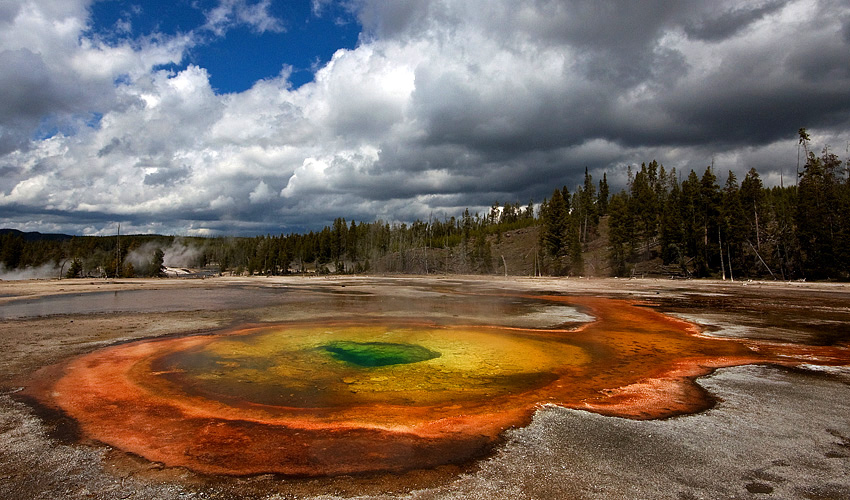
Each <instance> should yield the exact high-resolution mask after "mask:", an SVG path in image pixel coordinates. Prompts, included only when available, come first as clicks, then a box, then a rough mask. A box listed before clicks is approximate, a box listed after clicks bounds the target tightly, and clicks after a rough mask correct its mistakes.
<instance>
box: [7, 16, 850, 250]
mask: <svg viewBox="0 0 850 500" xmlns="http://www.w3.org/2000/svg"><path fill="white" fill-rule="evenodd" d="M269 5H270V4H269V2H268V1H257V2H250V1H247V0H221V1H220V2H219V3H218V4H217V6H216V7H214V8H213V9H211V10H210V11H209V12H206V25H204V26H201V27H199V31H203V30H207V31H210V32H213V33H215V34H217V35H219V36H226V33H227V31H228V30H230V29H231V28H233V27H235V26H247V27H249V28H250V29H252V30H254V31H255V32H263V31H280V30H283V29H284V20H280V19H276V18H274V17H273V16H271V15H270V14H269V10H268V7H269ZM327 6H328V2H327V1H325V0H315V1H314V2H313V10H314V12H315V13H316V15H321V14H322V12H324V9H326V8H327ZM346 6H347V8H350V9H353V10H354V11H355V12H356V14H357V16H358V17H357V19H358V20H359V22H360V23H361V25H362V30H363V31H362V34H361V39H360V43H359V44H358V46H357V47H356V48H354V49H350V50H345V49H343V50H339V51H337V53H336V54H334V56H333V57H332V58H331V60H330V61H329V62H328V63H327V64H326V65H324V66H322V67H321V68H318V69H317V71H316V74H315V77H314V80H313V81H312V82H310V83H307V84H305V85H302V86H300V87H298V88H295V87H293V86H292V85H291V83H290V82H289V80H288V78H289V74H290V73H289V71H290V70H289V69H288V68H286V67H285V68H284V69H283V71H282V72H281V74H280V75H279V76H278V77H276V78H269V79H265V80H261V81H258V82H256V83H255V84H254V86H253V87H252V88H250V89H248V90H246V91H244V92H241V93H234V94H226V95H220V94H217V93H216V92H215V91H214V89H213V88H212V87H211V86H210V83H209V74H208V72H207V71H206V70H205V69H204V68H202V67H198V66H194V65H188V66H186V67H185V68H183V69H180V70H172V69H163V68H165V67H168V66H165V65H167V64H168V63H175V64H176V63H178V62H180V61H181V60H182V57H183V54H184V53H185V51H186V50H187V49H188V48H189V47H191V46H192V44H194V43H198V41H197V39H196V38H194V36H195V35H193V34H192V33H190V34H187V35H175V36H172V37H166V36H162V35H157V36H148V37H146V38H144V39H140V40H133V41H124V42H119V43H112V44H107V43H105V42H103V41H101V40H98V39H97V38H94V37H91V36H87V35H86V34H85V33H86V32H85V26H86V23H87V10H86V7H87V2H84V1H81V0H77V1H63V2H58V1H49V0H27V1H26V2H13V3H12V4H9V3H4V2H0V25H3V29H2V30H0V62H2V63H3V64H4V67H5V66H7V65H8V67H10V68H15V71H12V72H3V73H2V74H0V172H2V173H3V175H2V177H0V207H2V211H3V214H4V215H2V216H0V225H4V226H12V227H17V228H20V229H26V230H42V231H43V230H46V229H50V230H56V229H60V230H65V231H71V232H80V233H87V232H98V231H105V232H109V231H110V230H111V229H110V228H111V226H110V224H114V223H117V222H119V221H120V222H121V223H122V226H123V227H127V228H129V230H132V231H137V232H166V233H178V234H218V233H231V234H233V233H247V234H251V233H264V232H267V231H271V232H278V231H287V232H288V231H291V230H304V229H314V228H316V227H317V226H320V225H323V224H326V223H329V222H330V221H332V220H333V218H335V217H340V216H343V217H346V218H348V219H349V220H350V219H357V220H363V219H365V220H373V219H377V218H382V219H385V220H410V219H413V218H417V217H419V218H427V217H428V216H429V215H430V214H432V213H433V214H447V215H457V214H458V213H459V212H460V211H462V210H463V208H464V207H470V208H471V209H472V210H473V211H474V210H484V209H485V208H486V207H489V205H490V204H491V203H493V202H494V201H500V202H503V203H504V202H508V201H510V202H513V201H520V202H523V203H525V202H527V201H528V200H529V199H534V200H535V201H538V202H539V201H541V200H542V198H543V197H545V196H549V195H550V194H551V191H552V189H553V187H556V186H560V185H567V186H569V187H570V188H571V189H573V188H574V186H576V185H577V184H578V183H580V182H581V177H582V176H583V174H584V170H585V167H587V168H588V169H589V171H590V173H591V174H592V175H593V176H594V178H596V179H599V178H601V176H602V174H603V173H604V172H607V173H608V179H609V181H611V182H612V183H614V184H615V187H617V186H618V185H619V186H622V183H623V182H624V181H625V166H626V165H629V164H631V165H635V164H639V163H640V162H642V161H650V160H652V159H658V160H659V161H660V162H662V163H663V164H664V165H665V167H667V168H668V169H669V168H672V167H675V168H677V169H679V170H689V169H691V168H693V169H696V170H698V171H700V172H701V171H702V170H703V169H704V168H705V167H706V166H707V165H709V164H711V162H712V160H714V163H715V165H716V168H717V170H718V172H719V174H720V175H721V178H722V177H723V176H724V175H725V171H726V170H733V171H735V172H736V173H737V174H738V176H739V178H741V177H742V176H743V174H744V173H745V172H746V171H747V170H748V169H749V168H750V167H756V168H759V169H760V170H761V171H762V176H763V178H765V179H767V180H769V181H771V182H776V183H778V182H779V179H780V178H782V179H783V180H784V179H788V178H790V177H793V173H794V169H795V165H796V139H795V134H796V130H797V129H798V128H799V127H803V126H805V127H808V128H809V129H810V131H811V133H812V138H813V143H814V144H832V145H833V146H834V147H835V146H838V145H842V144H844V143H845V142H846V141H847V139H848V132H850V69H848V68H850V35H848V33H850V29H848V26H850V21H848V19H850V6H848V5H847V4H846V2H838V1H834V0H765V1H758V0H756V1H751V2H747V3H745V4H743V5H742V4H741V3H740V2H732V1H721V2H714V3H712V4H711V5H706V4H705V3H704V2H697V1H695V0H685V1H670V0H652V1H648V2H640V3H628V2H625V3H624V2H618V1H614V0H602V1H593V2H590V1H585V0H568V1H549V0H540V1H523V2H513V1H507V0H493V1H490V2H487V3H486V7H485V6H483V4H482V3H481V2H476V1H459V0H399V1H394V2H384V1H379V0H356V1H351V2H346ZM47 129H50V130H52V131H53V133H49V134H48V133H43V131H45V130H47ZM40 131H42V133H40ZM785 182H787V181H785ZM617 183H619V184H617Z"/></svg>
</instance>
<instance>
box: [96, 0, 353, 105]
mask: <svg viewBox="0 0 850 500" xmlns="http://www.w3.org/2000/svg"><path fill="white" fill-rule="evenodd" d="M218 5H219V2H216V1H213V0H99V1H96V2H95V3H94V4H92V6H91V14H92V15H91V30H90V33H91V34H93V35H97V36H102V37H105V38H107V39H110V40H120V39H128V40H133V39H138V38H140V37H143V36H150V35H153V34H164V35H175V34H178V33H188V32H192V31H197V32H198V33H199V35H200V36H199V41H198V44H197V45H195V46H194V47H192V48H191V49H190V50H189V51H188V52H187V54H186V57H185V59H184V61H183V63H182V64H175V65H171V66H172V67H173V68H174V69H175V70H177V71H179V70H181V69H184V68H185V67H186V65H188V64H195V65H198V66H200V67H203V68H205V69H206V70H207V71H208V72H209V75H210V83H211V84H212V86H213V88H214V89H216V90H217V91H218V92H220V93H230V92H242V91H244V90H247V89H248V88H250V87H251V86H252V85H253V84H254V82H256V81H257V80H260V79H263V78H272V77H276V76H277V75H278V74H279V73H280V72H281V69H282V68H283V67H284V65H286V66H289V67H291V68H292V73H291V76H290V78H289V80H290V82H291V83H292V85H294V86H295V87H299V86H301V85H303V84H304V83H307V82H309V81H312V79H313V72H314V70H315V69H316V68H319V67H322V66H324V64H325V63H327V62H328V61H329V60H330V58H331V56H333V54H334V52H336V51H337V50H338V49H353V48H354V47H355V46H356V45H357V39H358V35H359V33H360V25H359V23H358V21H357V18H356V17H355V16H354V15H353V14H352V13H351V12H350V11H349V10H347V9H346V8H344V7H342V6H340V5H338V4H333V3H331V4H325V5H322V6H321V8H319V9H314V5H313V2H312V1H311V0H300V1H299V0H286V1H280V0H278V1H274V2H271V3H269V7H268V10H267V13H268V15H269V16H270V17H271V18H273V19H275V20H277V21H278V23H277V24H276V25H275V26H272V27H271V29H263V30H259V29H257V28H256V27H254V26H248V25H245V24H237V25H236V26H234V27H230V28H228V29H227V30H226V31H225V32H224V33H221V34H216V33H214V32H212V31H210V30H208V29H205V28H204V26H205V24H206V23H207V14H208V13H210V12H211V11H213V10H214V9H215V8H216V7H217V6H218ZM255 5H256V4H255Z"/></svg>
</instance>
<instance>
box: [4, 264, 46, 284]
mask: <svg viewBox="0 0 850 500" xmlns="http://www.w3.org/2000/svg"><path fill="white" fill-rule="evenodd" d="M59 275H60V269H59V268H58V267H56V266H54V265H53V264H44V265H41V266H39V267H25V268H24V269H10V270H6V267H5V266H4V265H3V264H0V280H4V281H19V280H43V279H52V278H58V277H59Z"/></svg>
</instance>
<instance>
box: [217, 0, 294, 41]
mask: <svg viewBox="0 0 850 500" xmlns="http://www.w3.org/2000/svg"><path fill="white" fill-rule="evenodd" d="M270 5H271V0H260V1H258V2H256V3H251V2H249V1H248V0H220V1H219V4H218V5H217V6H216V7H215V8H213V9H212V10H210V11H208V12H207V13H206V18H207V23H206V25H204V28H205V29H208V30H210V31H212V32H213V33H215V34H216V35H219V36H222V35H224V34H225V33H226V32H227V31H228V30H229V29H231V28H234V27H237V26H242V25H244V26H248V27H249V28H251V30H253V31H255V32H257V33H264V32H266V31H271V32H275V33H279V32H281V31H283V30H284V26H283V22H282V21H281V20H280V19H278V18H276V17H275V16H273V15H271V14H270V13H269V7H270Z"/></svg>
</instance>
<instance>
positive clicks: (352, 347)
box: [321, 340, 440, 368]
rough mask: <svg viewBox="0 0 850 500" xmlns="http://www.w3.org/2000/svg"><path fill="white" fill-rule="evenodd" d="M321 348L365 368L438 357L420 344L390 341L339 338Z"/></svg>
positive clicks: (437, 354) (436, 353)
mask: <svg viewBox="0 0 850 500" xmlns="http://www.w3.org/2000/svg"><path fill="white" fill-rule="evenodd" d="M321 349H323V350H324V351H327V352H328V353H330V355H331V356H333V357H334V359H337V360H339V361H344V362H346V363H351V364H353V365H357V366H362V367H366V368H372V367H376V366H389V365H403V364H410V363H418V362H420V361H428V360H429V359H434V358H439V357H440V353H439V352H435V351H432V350H430V349H426V348H425V347H422V346H421V345H416V344H396V343H392V342H352V341H349V340H339V341H335V342H330V343H328V344H325V345H323V346H321Z"/></svg>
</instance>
